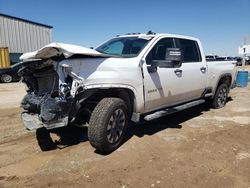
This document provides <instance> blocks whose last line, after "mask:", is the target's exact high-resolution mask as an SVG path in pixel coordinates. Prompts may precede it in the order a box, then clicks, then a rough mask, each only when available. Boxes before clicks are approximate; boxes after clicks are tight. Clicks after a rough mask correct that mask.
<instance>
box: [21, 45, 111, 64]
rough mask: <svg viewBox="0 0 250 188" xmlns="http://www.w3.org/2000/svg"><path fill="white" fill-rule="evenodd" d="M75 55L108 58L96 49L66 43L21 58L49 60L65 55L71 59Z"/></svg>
mask: <svg viewBox="0 0 250 188" xmlns="http://www.w3.org/2000/svg"><path fill="white" fill-rule="evenodd" d="M74 54H81V55H88V56H95V57H107V55H105V54H102V53H100V52H98V51H96V50H94V49H90V48H86V47H82V46H77V45H72V44H64V43H55V42H54V43H50V44H48V45H46V46H44V47H42V48H41V49H39V50H37V51H33V52H28V53H25V54H23V55H22V56H21V57H20V60H22V61H24V60H28V59H48V58H51V57H55V56H60V55H64V57H65V58H69V57H71V56H72V55H74Z"/></svg>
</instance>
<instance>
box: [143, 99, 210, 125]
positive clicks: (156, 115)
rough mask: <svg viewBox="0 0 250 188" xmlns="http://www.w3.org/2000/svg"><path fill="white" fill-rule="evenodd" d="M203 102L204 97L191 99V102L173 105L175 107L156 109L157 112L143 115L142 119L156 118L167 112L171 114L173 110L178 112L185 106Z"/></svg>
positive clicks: (185, 107) (188, 106) (189, 106)
mask: <svg viewBox="0 0 250 188" xmlns="http://www.w3.org/2000/svg"><path fill="white" fill-rule="evenodd" d="M204 102H205V100H204V99H200V100H196V101H192V102H189V103H185V104H183V105H180V106H175V107H172V108H167V109H165V110H160V111H157V112H155V113H153V114H149V115H146V116H145V117H144V120H146V121H151V120H153V119H157V118H160V117H163V116H166V115H169V114H173V113H175V112H179V111H182V110H185V109H187V108H191V107H193V106H196V105H199V104H202V103H204Z"/></svg>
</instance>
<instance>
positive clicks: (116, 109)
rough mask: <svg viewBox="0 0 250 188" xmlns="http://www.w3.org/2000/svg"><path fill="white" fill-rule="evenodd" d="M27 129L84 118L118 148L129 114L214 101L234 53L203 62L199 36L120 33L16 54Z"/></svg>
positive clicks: (229, 75) (103, 145)
mask: <svg viewBox="0 0 250 188" xmlns="http://www.w3.org/2000/svg"><path fill="white" fill-rule="evenodd" d="M20 59H21V60H22V68H21V69H20V71H19V74H20V75H21V76H22V80H23V82H24V83H26V85H27V88H28V89H27V95H26V96H25V97H24V99H23V100H22V102H21V106H22V107H23V109H24V112H23V113H22V119H23V122H24V125H25V126H26V128H27V129H35V128H38V127H45V128H47V129H54V128H58V127H63V126H69V125H78V126H87V127H88V138H89V141H90V143H91V145H92V146H93V147H95V148H96V149H97V150H99V151H102V152H107V153H109V152H112V151H114V150H115V149H116V148H118V147H119V146H120V145H121V143H122V141H123V139H124V135H125V133H126V130H127V125H128V122H129V120H132V121H134V122H139V121H140V120H142V119H144V120H146V121H150V120H152V119H155V118H159V117H161V116H163V115H167V114H171V113H174V112H177V111H180V110H183V109H186V108H189V107H192V106H195V105H198V104H201V103H203V102H205V100H206V101H209V103H210V104H211V106H212V107H214V108H221V107H223V106H224V105H225V104H226V101H227V96H228V93H229V90H230V89H231V88H232V87H233V86H234V81H235V75H236V69H235V63H236V62H233V61H218V62H216V61H213V62H207V61H206V59H205V55H204V52H203V49H202V46H201V43H200V41H199V40H198V39H196V38H193V37H187V36H180V35H173V34H155V33H147V34H127V35H122V36H117V37H115V38H112V39H110V40H108V41H107V42H105V43H103V44H101V45H100V46H99V47H97V48H95V49H89V48H84V47H80V46H75V45H69V44H62V43H52V44H49V45H47V46H45V47H43V48H41V49H40V50H37V51H35V52H29V53H26V54H24V55H23V56H21V58H20Z"/></svg>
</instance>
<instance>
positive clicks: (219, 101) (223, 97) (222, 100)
mask: <svg viewBox="0 0 250 188" xmlns="http://www.w3.org/2000/svg"><path fill="white" fill-rule="evenodd" d="M227 96H228V86H227V84H221V85H220V86H219V87H218V88H217V90H216V93H215V95H214V98H213V100H212V107H213V108H222V107H224V106H225V105H226V102H227Z"/></svg>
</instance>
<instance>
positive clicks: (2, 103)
mask: <svg viewBox="0 0 250 188" xmlns="http://www.w3.org/2000/svg"><path fill="white" fill-rule="evenodd" d="M249 84H250V83H249ZM24 94H25V92H24V86H23V85H22V84H21V83H13V84H0V187H11V188H12V187H102V188H103V187H120V188H125V187H136V188H138V187H164V188H165V187H211V188H215V187H225V188H230V187H237V188H249V187H250V86H248V87H247V88H236V89H234V90H232V91H231V93H230V97H229V101H228V103H227V105H226V107H225V108H222V109H218V110H214V109H209V108H207V107H206V106H205V105H200V106H197V107H194V108H191V109H188V110H185V111H183V112H179V113H176V114H173V115H170V116H167V117H164V118H161V119H159V120H155V121H152V122H149V123H144V124H137V125H130V127H129V131H128V136H127V139H126V142H125V143H124V144H123V145H122V146H121V147H120V148H119V149H118V150H117V151H115V152H113V153H111V154H110V155H106V156H105V155H101V154H98V153H97V152H95V150H94V149H93V148H92V147H91V146H90V144H89V143H88V141H87V132H86V128H74V127H69V128H62V129H58V130H56V131H54V132H53V133H48V132H47V131H46V130H44V129H38V130H37V131H31V132H30V131H27V130H25V129H24V127H23V126H22V123H21V120H20V112H21V109H20V108H19V103H20V100H21V98H22V97H23V95H24Z"/></svg>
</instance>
